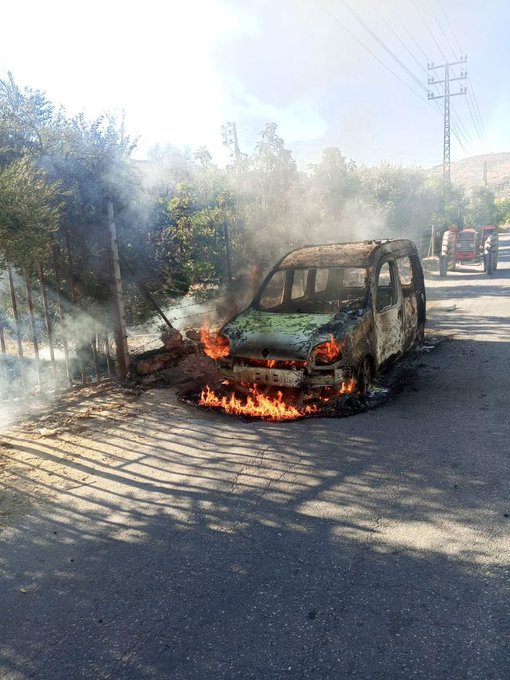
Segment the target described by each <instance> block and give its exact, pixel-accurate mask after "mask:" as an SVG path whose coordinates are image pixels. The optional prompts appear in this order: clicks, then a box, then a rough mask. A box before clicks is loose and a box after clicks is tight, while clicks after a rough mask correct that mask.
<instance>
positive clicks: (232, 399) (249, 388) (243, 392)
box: [197, 379, 356, 420]
mask: <svg viewBox="0 0 510 680" xmlns="http://www.w3.org/2000/svg"><path fill="white" fill-rule="evenodd" d="M355 393H356V381H355V380H354V379H351V380H350V381H349V382H348V383H343V384H342V385H341V387H340V389H339V390H332V389H331V390H324V391H323V393H322V394H321V395H320V396H318V397H316V398H313V397H311V399H310V403H305V401H307V400H306V399H305V397H306V395H304V394H303V393H301V392H300V391H296V390H285V395H284V391H283V390H275V389H274V388H266V389H264V390H263V391H261V389H260V387H259V386H258V385H241V386H236V385H231V384H230V383H229V382H227V381H225V383H224V384H223V385H222V386H221V388H220V389H219V390H213V389H211V387H209V385H206V387H204V389H203V390H202V391H201V393H200V397H199V399H198V402H197V403H198V405H199V406H203V407H205V408H215V409H219V410H222V411H224V412H225V413H228V414H233V415H238V416H247V417H250V418H261V419H263V420H297V419H298V418H305V417H307V416H312V415H320V414H321V412H322V411H323V409H324V408H328V407H331V406H332V405H334V404H335V402H337V401H338V400H339V399H340V397H344V396H346V395H354V394H355ZM337 405H338V404H337Z"/></svg>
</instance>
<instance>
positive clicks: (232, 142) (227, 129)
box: [221, 121, 242, 290]
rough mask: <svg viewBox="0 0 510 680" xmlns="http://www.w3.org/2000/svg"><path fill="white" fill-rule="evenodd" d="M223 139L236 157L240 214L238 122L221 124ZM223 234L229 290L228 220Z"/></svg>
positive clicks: (230, 269) (230, 247)
mask: <svg viewBox="0 0 510 680" xmlns="http://www.w3.org/2000/svg"><path fill="white" fill-rule="evenodd" d="M221 139H222V141H223V146H226V147H227V149H229V150H230V153H231V154H233V156H234V158H235V166H234V168H235V176H236V182H237V213H238V215H239V189H240V187H239V180H240V172H241V165H240V161H241V158H242V153H241V150H240V149H239V142H238V140H237V127H236V124H235V123H233V122H231V121H229V122H228V123H225V124H224V125H222V126H221ZM223 234H224V237H225V263H226V269H227V287H228V289H229V290H231V289H232V246H231V243H230V229H229V225H228V222H227V221H226V220H225V222H224V230H223Z"/></svg>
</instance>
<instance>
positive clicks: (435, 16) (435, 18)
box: [425, 0, 460, 60]
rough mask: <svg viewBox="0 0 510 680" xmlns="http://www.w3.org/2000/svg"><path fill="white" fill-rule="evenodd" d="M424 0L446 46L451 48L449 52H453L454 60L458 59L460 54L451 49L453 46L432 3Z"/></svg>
mask: <svg viewBox="0 0 510 680" xmlns="http://www.w3.org/2000/svg"><path fill="white" fill-rule="evenodd" d="M425 1H426V3H427V5H428V6H429V10H430V13H431V14H432V16H433V18H434V21H435V22H436V24H437V25H438V27H439V30H440V31H441V33H442V34H443V37H444V39H445V40H446V43H447V45H448V47H449V48H450V50H451V53H452V54H453V58H454V59H455V60H458V59H459V56H460V55H458V54H455V50H454V49H453V47H452V45H451V43H450V39H449V38H448V36H447V35H446V33H445V30H444V28H443V26H442V24H441V22H440V21H439V19H438V18H437V14H436V13H435V11H434V8H433V7H432V5H431V4H430V0H425Z"/></svg>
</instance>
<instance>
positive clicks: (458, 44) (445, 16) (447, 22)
mask: <svg viewBox="0 0 510 680" xmlns="http://www.w3.org/2000/svg"><path fill="white" fill-rule="evenodd" d="M436 2H437V5H438V7H439V8H440V10H441V12H442V13H443V16H444V19H445V21H446V25H447V26H448V28H449V29H450V33H451V34H452V36H453V39H454V41H455V44H456V45H457V49H458V51H459V55H461V54H462V48H461V46H460V43H459V41H458V40H457V35H456V33H455V31H454V30H453V26H452V25H451V23H450V20H449V19H448V15H447V13H446V10H445V8H444V7H443V5H442V4H441V2H440V0H436Z"/></svg>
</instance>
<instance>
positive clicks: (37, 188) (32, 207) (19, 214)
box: [0, 157, 60, 268]
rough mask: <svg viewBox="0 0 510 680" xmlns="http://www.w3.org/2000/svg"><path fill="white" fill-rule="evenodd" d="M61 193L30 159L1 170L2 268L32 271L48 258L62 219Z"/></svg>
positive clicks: (18, 161)
mask: <svg viewBox="0 0 510 680" xmlns="http://www.w3.org/2000/svg"><path fill="white" fill-rule="evenodd" d="M58 193H59V186H58V184H57V183H53V184H49V183H48V182H47V180H46V177H45V174H44V173H43V172H42V171H41V170H39V169H37V168H36V167H35V165H34V163H33V161H32V160H31V159H29V158H26V157H25V158H20V159H18V160H15V161H12V162H11V163H10V164H9V165H7V166H6V167H4V168H2V169H0V265H5V263H6V262H10V263H11V264H14V265H17V266H19V267H29V268H32V267H34V266H35V263H36V262H37V261H38V260H42V259H44V257H46V256H47V255H48V252H49V243H50V235H51V234H52V233H53V232H54V231H56V229H57V228H58V224H59V219H60V205H59V203H58Z"/></svg>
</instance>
